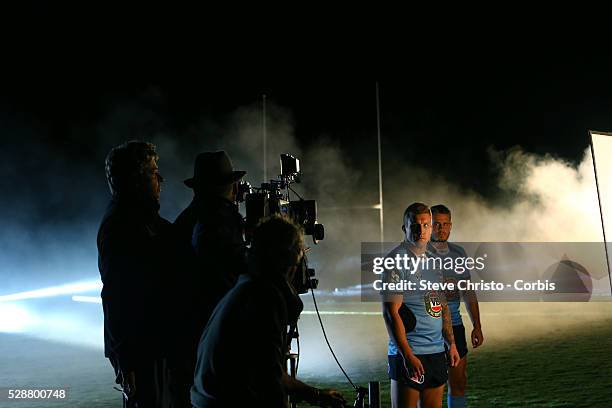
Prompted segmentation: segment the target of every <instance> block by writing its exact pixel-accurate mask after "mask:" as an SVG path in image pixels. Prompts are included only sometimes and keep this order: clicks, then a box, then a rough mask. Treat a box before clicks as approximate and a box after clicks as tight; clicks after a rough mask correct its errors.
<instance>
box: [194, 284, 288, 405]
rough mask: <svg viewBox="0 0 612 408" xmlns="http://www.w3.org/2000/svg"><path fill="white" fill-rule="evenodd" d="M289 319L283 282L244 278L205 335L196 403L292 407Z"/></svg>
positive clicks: (224, 301)
mask: <svg viewBox="0 0 612 408" xmlns="http://www.w3.org/2000/svg"><path fill="white" fill-rule="evenodd" d="M287 321H288V312H287V305H286V300H285V298H284V296H283V292H282V290H281V289H280V288H278V287H277V285H275V284H273V283H272V282H270V281H267V280H264V279H253V278H252V277H251V276H250V275H243V276H241V277H240V279H239V281H238V284H237V285H236V286H235V287H234V288H233V289H232V290H231V291H230V292H229V293H228V294H227V295H226V296H225V297H224V298H223V299H222V300H221V302H220V303H219V304H218V305H217V307H216V309H215V310H214V312H213V314H212V317H211V319H210V321H209V323H208V325H207V326H206V329H205V330H204V333H203V334H202V338H201V340H200V344H199V347H198V361H197V366H196V371H195V378H194V385H193V387H192V388H191V403H192V404H193V406H194V407H196V408H213V407H214V408H219V407H224V408H225V407H227V408H233V407H242V406H244V407H247V406H248V407H259V406H262V407H263V406H265V407H284V406H286V402H287V398H286V394H285V390H284V387H283V384H282V377H283V373H284V371H285V369H284V366H285V352H286V330H287Z"/></svg>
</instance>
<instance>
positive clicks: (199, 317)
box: [173, 151, 246, 401]
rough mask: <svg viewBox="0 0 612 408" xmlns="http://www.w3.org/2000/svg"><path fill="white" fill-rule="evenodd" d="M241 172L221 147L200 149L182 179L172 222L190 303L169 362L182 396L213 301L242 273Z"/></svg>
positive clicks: (244, 261)
mask: <svg viewBox="0 0 612 408" xmlns="http://www.w3.org/2000/svg"><path fill="white" fill-rule="evenodd" d="M245 174H246V172H245V171H238V170H234V168H233V165H232V162H231V159H230V157H229V156H228V154H227V153H226V152H224V151H217V152H203V153H199V154H198V155H197V156H196V159H195V164H194V172H193V177H191V178H189V179H187V180H185V181H184V183H185V185H186V186H187V187H189V188H191V189H193V192H194V196H193V200H192V201H191V203H190V204H189V206H188V207H187V208H185V209H184V210H183V211H182V212H181V214H180V215H179V216H178V217H177V219H176V220H175V222H174V227H175V233H176V236H177V239H178V241H179V245H180V247H181V248H182V254H183V255H182V257H183V258H185V259H186V260H187V263H188V264H190V266H191V267H190V269H191V272H192V273H191V275H192V277H191V279H190V281H189V282H185V285H184V286H185V291H184V292H185V296H184V299H186V300H183V301H186V302H188V303H190V305H189V307H188V308H187V309H188V310H187V314H188V316H187V319H181V320H182V321H189V323H188V325H189V327H185V328H184V329H185V330H186V331H187V332H188V334H187V336H186V339H185V340H186V344H184V346H183V347H182V350H183V352H184V357H183V358H182V361H181V360H179V361H178V362H175V363H178V364H174V365H173V367H174V370H173V372H174V376H173V377H174V380H176V381H177V382H178V383H177V384H176V388H177V390H176V391H175V394H177V393H178V394H180V397H183V398H185V399H186V400H187V401H189V388H190V387H191V382H192V381H193V371H194V369H195V360H196V351H197V345H198V341H199V339H200V336H201V334H202V331H203V330H204V327H205V326H206V323H207V322H208V319H209V317H210V315H211V313H212V311H213V309H214V308H215V306H216V305H217V303H218V302H219V300H221V298H222V297H223V296H224V295H225V294H226V293H227V292H228V291H229V290H230V289H231V288H232V287H233V286H234V285H235V284H236V282H237V281H238V276H239V275H240V274H241V273H243V272H246V244H245V242H244V235H243V234H244V225H243V219H242V216H241V215H240V213H239V212H238V207H237V205H236V195H237V192H238V181H240V179H241V178H242V177H243V176H244V175H245ZM186 378H188V380H185V379H186ZM187 382H189V384H187ZM181 383H182V385H181Z"/></svg>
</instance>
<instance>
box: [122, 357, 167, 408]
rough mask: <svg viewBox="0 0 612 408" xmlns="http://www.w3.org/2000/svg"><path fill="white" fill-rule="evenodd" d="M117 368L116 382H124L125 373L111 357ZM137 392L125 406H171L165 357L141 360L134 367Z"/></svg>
mask: <svg viewBox="0 0 612 408" xmlns="http://www.w3.org/2000/svg"><path fill="white" fill-rule="evenodd" d="M111 365H112V366H113V368H114V370H115V375H116V379H115V382H116V383H117V384H119V385H121V383H122V378H123V373H122V372H121V370H120V368H119V365H118V364H116V363H115V362H114V361H113V360H112V359H111ZM134 376H135V381H136V392H135V394H134V395H133V396H131V397H130V398H129V399H128V400H127V401H126V399H125V398H124V399H123V406H124V407H125V408H166V407H168V406H169V403H168V395H167V392H166V391H165V376H166V362H165V360H163V359H150V360H145V359H143V360H139V361H138V362H137V363H136V364H135V367H134Z"/></svg>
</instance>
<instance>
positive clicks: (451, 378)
mask: <svg viewBox="0 0 612 408" xmlns="http://www.w3.org/2000/svg"><path fill="white" fill-rule="evenodd" d="M431 213H432V217H433V231H432V236H431V246H430V248H431V250H432V251H434V252H435V253H437V254H438V255H439V256H442V257H452V258H458V257H464V258H465V257H466V256H467V255H466V253H465V250H464V249H463V248H462V247H460V246H459V245H455V244H452V243H450V242H448V238H449V237H450V233H451V229H452V227H453V223H452V222H451V212H450V210H449V209H448V208H447V207H446V206H444V205H442V204H438V205H434V206H433V207H431ZM443 277H444V282H446V283H448V282H454V283H455V285H457V282H458V281H459V280H469V279H470V271H469V270H467V269H466V270H463V271H460V272H456V271H454V270H446V269H445V270H444V271H443ZM445 294H446V299H447V302H448V308H449V310H450V312H451V321H452V324H453V334H454V337H455V343H456V345H457V351H458V352H459V356H460V357H461V360H460V361H459V364H457V366H455V367H451V368H450V370H449V371H448V408H464V407H466V406H467V403H466V397H465V388H466V385H467V352H468V348H467V342H466V340H465V327H464V326H463V321H462V319H461V313H460V312H459V306H460V303H461V298H463V300H464V302H465V307H466V309H467V311H468V314H469V315H470V319H471V320H472V326H473V329H472V335H471V340H472V347H474V348H476V347H478V346H480V345H481V344H482V342H483V341H484V337H483V335H482V328H481V325H480V312H479V309H478V299H477V298H476V294H475V293H474V291H462V292H460V291H459V290H457V289H455V290H453V291H446V292H445Z"/></svg>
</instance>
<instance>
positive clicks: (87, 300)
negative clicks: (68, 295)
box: [72, 296, 102, 303]
mask: <svg viewBox="0 0 612 408" xmlns="http://www.w3.org/2000/svg"><path fill="white" fill-rule="evenodd" d="M72 300H73V301H75V302H83V303H102V298H100V297H98V296H73V297H72Z"/></svg>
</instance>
